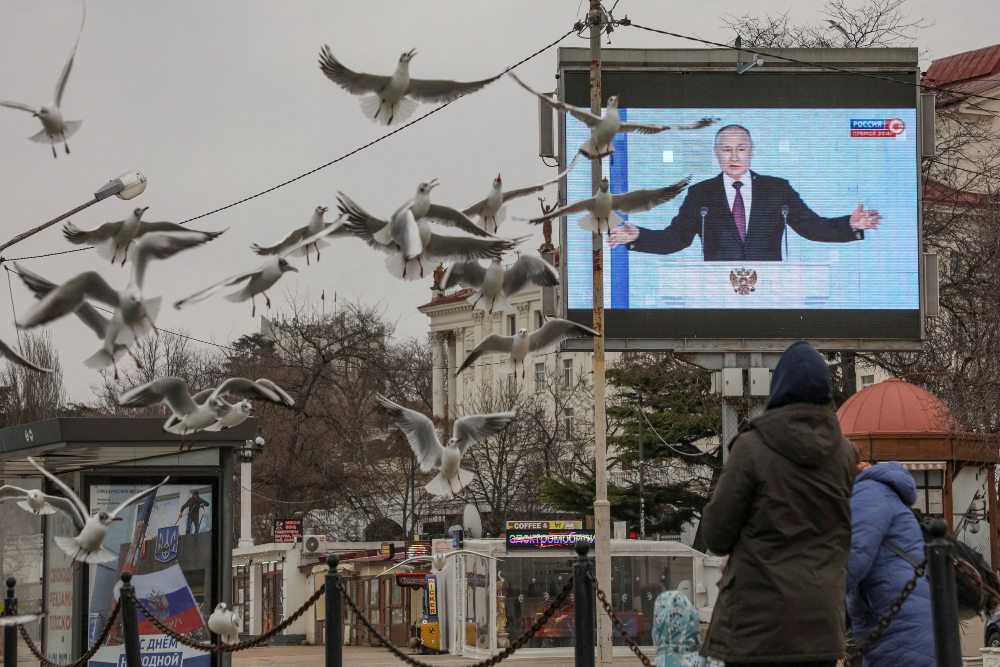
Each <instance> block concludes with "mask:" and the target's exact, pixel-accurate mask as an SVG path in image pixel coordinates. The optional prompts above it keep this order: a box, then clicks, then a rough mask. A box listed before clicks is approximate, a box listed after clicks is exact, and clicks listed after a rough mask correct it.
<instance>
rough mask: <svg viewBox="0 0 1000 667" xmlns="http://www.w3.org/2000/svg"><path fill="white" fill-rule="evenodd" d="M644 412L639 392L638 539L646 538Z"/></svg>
mask: <svg viewBox="0 0 1000 667" xmlns="http://www.w3.org/2000/svg"><path fill="white" fill-rule="evenodd" d="M645 436H646V414H645V413H644V412H643V411H642V394H639V539H640V540H644V539H646V465H645V463H646V461H645V453H646V452H645V446H646V443H645Z"/></svg>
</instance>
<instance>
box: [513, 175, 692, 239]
mask: <svg viewBox="0 0 1000 667" xmlns="http://www.w3.org/2000/svg"><path fill="white" fill-rule="evenodd" d="M690 182H691V177H690V176H688V177H686V178H682V179H681V180H679V181H677V182H676V183H674V184H672V185H667V186H665V187H662V188H654V189H650V190H633V191H632V192H623V193H621V194H617V195H613V194H611V184H610V183H609V182H608V179H606V178H602V179H601V186H600V188H599V189H598V190H597V194H596V195H594V196H593V197H588V198H586V199H580V200H579V201H575V202H573V203H572V204H569V205H567V206H563V207H562V208H557V209H555V210H553V211H549V212H548V213H546V214H545V215H543V216H540V217H537V218H532V219H531V220H529V221H528V222H531V223H534V224H539V223H542V222H545V221H546V220H551V219H552V218H557V217H559V216H561V215H572V214H574V213H582V212H584V211H586V212H587V215H585V216H583V217H582V218H580V219H579V220H578V221H577V223H578V224H579V225H580V228H581V229H585V230H587V231H588V232H607V233H608V234H609V235H610V234H611V228H612V227H617V226H618V225H619V224H621V222H622V219H621V217H619V216H618V214H617V213H615V211H621V212H622V213H639V212H642V211H649V210H650V209H654V208H656V207H657V206H660V205H661V204H666V203H667V202H668V201H670V200H671V199H673V198H674V197H676V196H677V195H679V194H680V193H682V192H683V191H684V188H686V187H687V186H688V183H690Z"/></svg>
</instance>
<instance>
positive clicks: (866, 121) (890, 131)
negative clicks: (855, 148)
mask: <svg viewBox="0 0 1000 667" xmlns="http://www.w3.org/2000/svg"><path fill="white" fill-rule="evenodd" d="M905 129H906V123H904V122H903V120H902V119H901V118H884V119H883V118H852V119H851V136H852V137H897V136H899V135H901V134H902V133H903V130H905Z"/></svg>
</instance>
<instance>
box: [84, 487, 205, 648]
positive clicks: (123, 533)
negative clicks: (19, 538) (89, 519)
mask: <svg viewBox="0 0 1000 667" xmlns="http://www.w3.org/2000/svg"><path fill="white" fill-rule="evenodd" d="M145 488H148V486H144V485H134V484H92V485H91V486H90V489H89V490H90V510H91V511H92V512H94V511H98V510H106V511H110V510H113V509H114V508H115V507H117V506H118V505H119V504H120V503H121V502H123V501H125V500H126V499H127V498H129V497H130V496H132V495H134V494H136V493H139V492H140V491H142V490H144V489H145ZM214 502H215V499H214V494H213V489H212V485H210V484H166V485H164V486H161V487H160V488H159V489H157V491H156V493H155V494H154V495H150V496H147V497H146V498H144V499H143V500H141V501H139V502H137V503H136V504H134V505H132V506H131V507H129V508H127V509H126V510H124V511H123V512H122V513H121V515H120V516H121V518H122V520H121V521H116V522H114V523H113V524H112V525H111V527H110V529H109V530H108V536H107V538H106V539H105V541H104V546H105V547H106V548H108V549H109V550H110V551H111V552H112V553H114V554H115V555H116V556H117V558H116V559H115V560H112V561H109V562H107V563H102V564H100V565H97V566H92V567H90V568H89V570H90V572H89V573H90V599H89V601H88V602H89V605H88V609H89V618H88V621H89V622H88V624H87V634H88V637H87V645H88V646H90V645H92V644H93V642H94V641H96V639H97V637H98V636H99V634H100V632H101V630H102V629H103V628H104V624H105V623H106V619H107V617H108V614H109V613H110V612H111V610H112V609H113V608H114V604H115V601H116V600H117V598H118V591H119V588H120V587H121V574H122V573H123V572H131V573H132V586H133V587H134V588H135V591H136V596H137V597H138V598H139V600H140V601H141V602H142V604H143V605H144V606H145V607H146V608H147V609H149V610H150V611H152V612H153V613H154V614H155V615H156V617H157V619H158V620H159V621H160V622H161V623H163V624H165V625H167V626H168V627H170V628H171V629H172V630H173V631H174V632H176V633H178V634H182V635H186V636H189V637H191V638H192V639H195V640H198V641H208V640H209V638H210V636H209V633H208V628H207V627H206V625H205V623H206V621H207V619H208V616H209V615H210V614H211V605H212V602H213V599H212V597H213V591H214V579H213V577H214V576H215V575H216V573H215V572H213V566H214V558H213V545H214V542H215V539H214V535H213V527H214V525H213V517H214V514H215V506H214ZM137 616H138V625H139V642H140V649H141V651H142V654H143V665H144V666H146V665H147V664H148V666H149V667H210V665H211V664H212V656H211V655H210V654H208V653H205V652H203V651H198V650H195V649H191V648H188V647H186V646H183V645H181V644H180V643H179V642H177V640H175V639H173V638H171V637H170V636H168V635H166V634H164V633H162V632H161V631H160V630H159V629H158V628H157V627H156V626H155V625H154V624H153V623H152V622H150V620H149V619H148V618H147V617H146V616H145V615H144V614H143V613H142V612H141V611H139V612H137ZM124 660H125V647H124V645H123V644H122V635H121V624H120V622H119V623H117V624H116V627H115V629H114V630H112V633H111V636H110V637H109V640H108V643H107V645H106V646H103V647H102V648H101V649H99V650H98V652H97V654H96V655H95V656H94V658H93V659H92V660H91V661H90V662H89V666H90V667H122V666H123V665H124Z"/></svg>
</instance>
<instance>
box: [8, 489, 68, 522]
mask: <svg viewBox="0 0 1000 667" xmlns="http://www.w3.org/2000/svg"><path fill="white" fill-rule="evenodd" d="M51 497H52V496H47V495H46V494H44V493H42V492H41V491H39V490H38V489H22V488H21V487H19V486H14V485H12V484H4V485H3V486H0V501H4V500H14V501H15V502H16V504H17V506H18V507H20V508H21V509H23V510H25V511H27V512H31V513H32V514H34V515H35V516H41V515H43V514H55V513H56V512H58V511H59V510H57V509H56V508H55V507H53V506H52V503H50V502H49V498H51Z"/></svg>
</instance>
